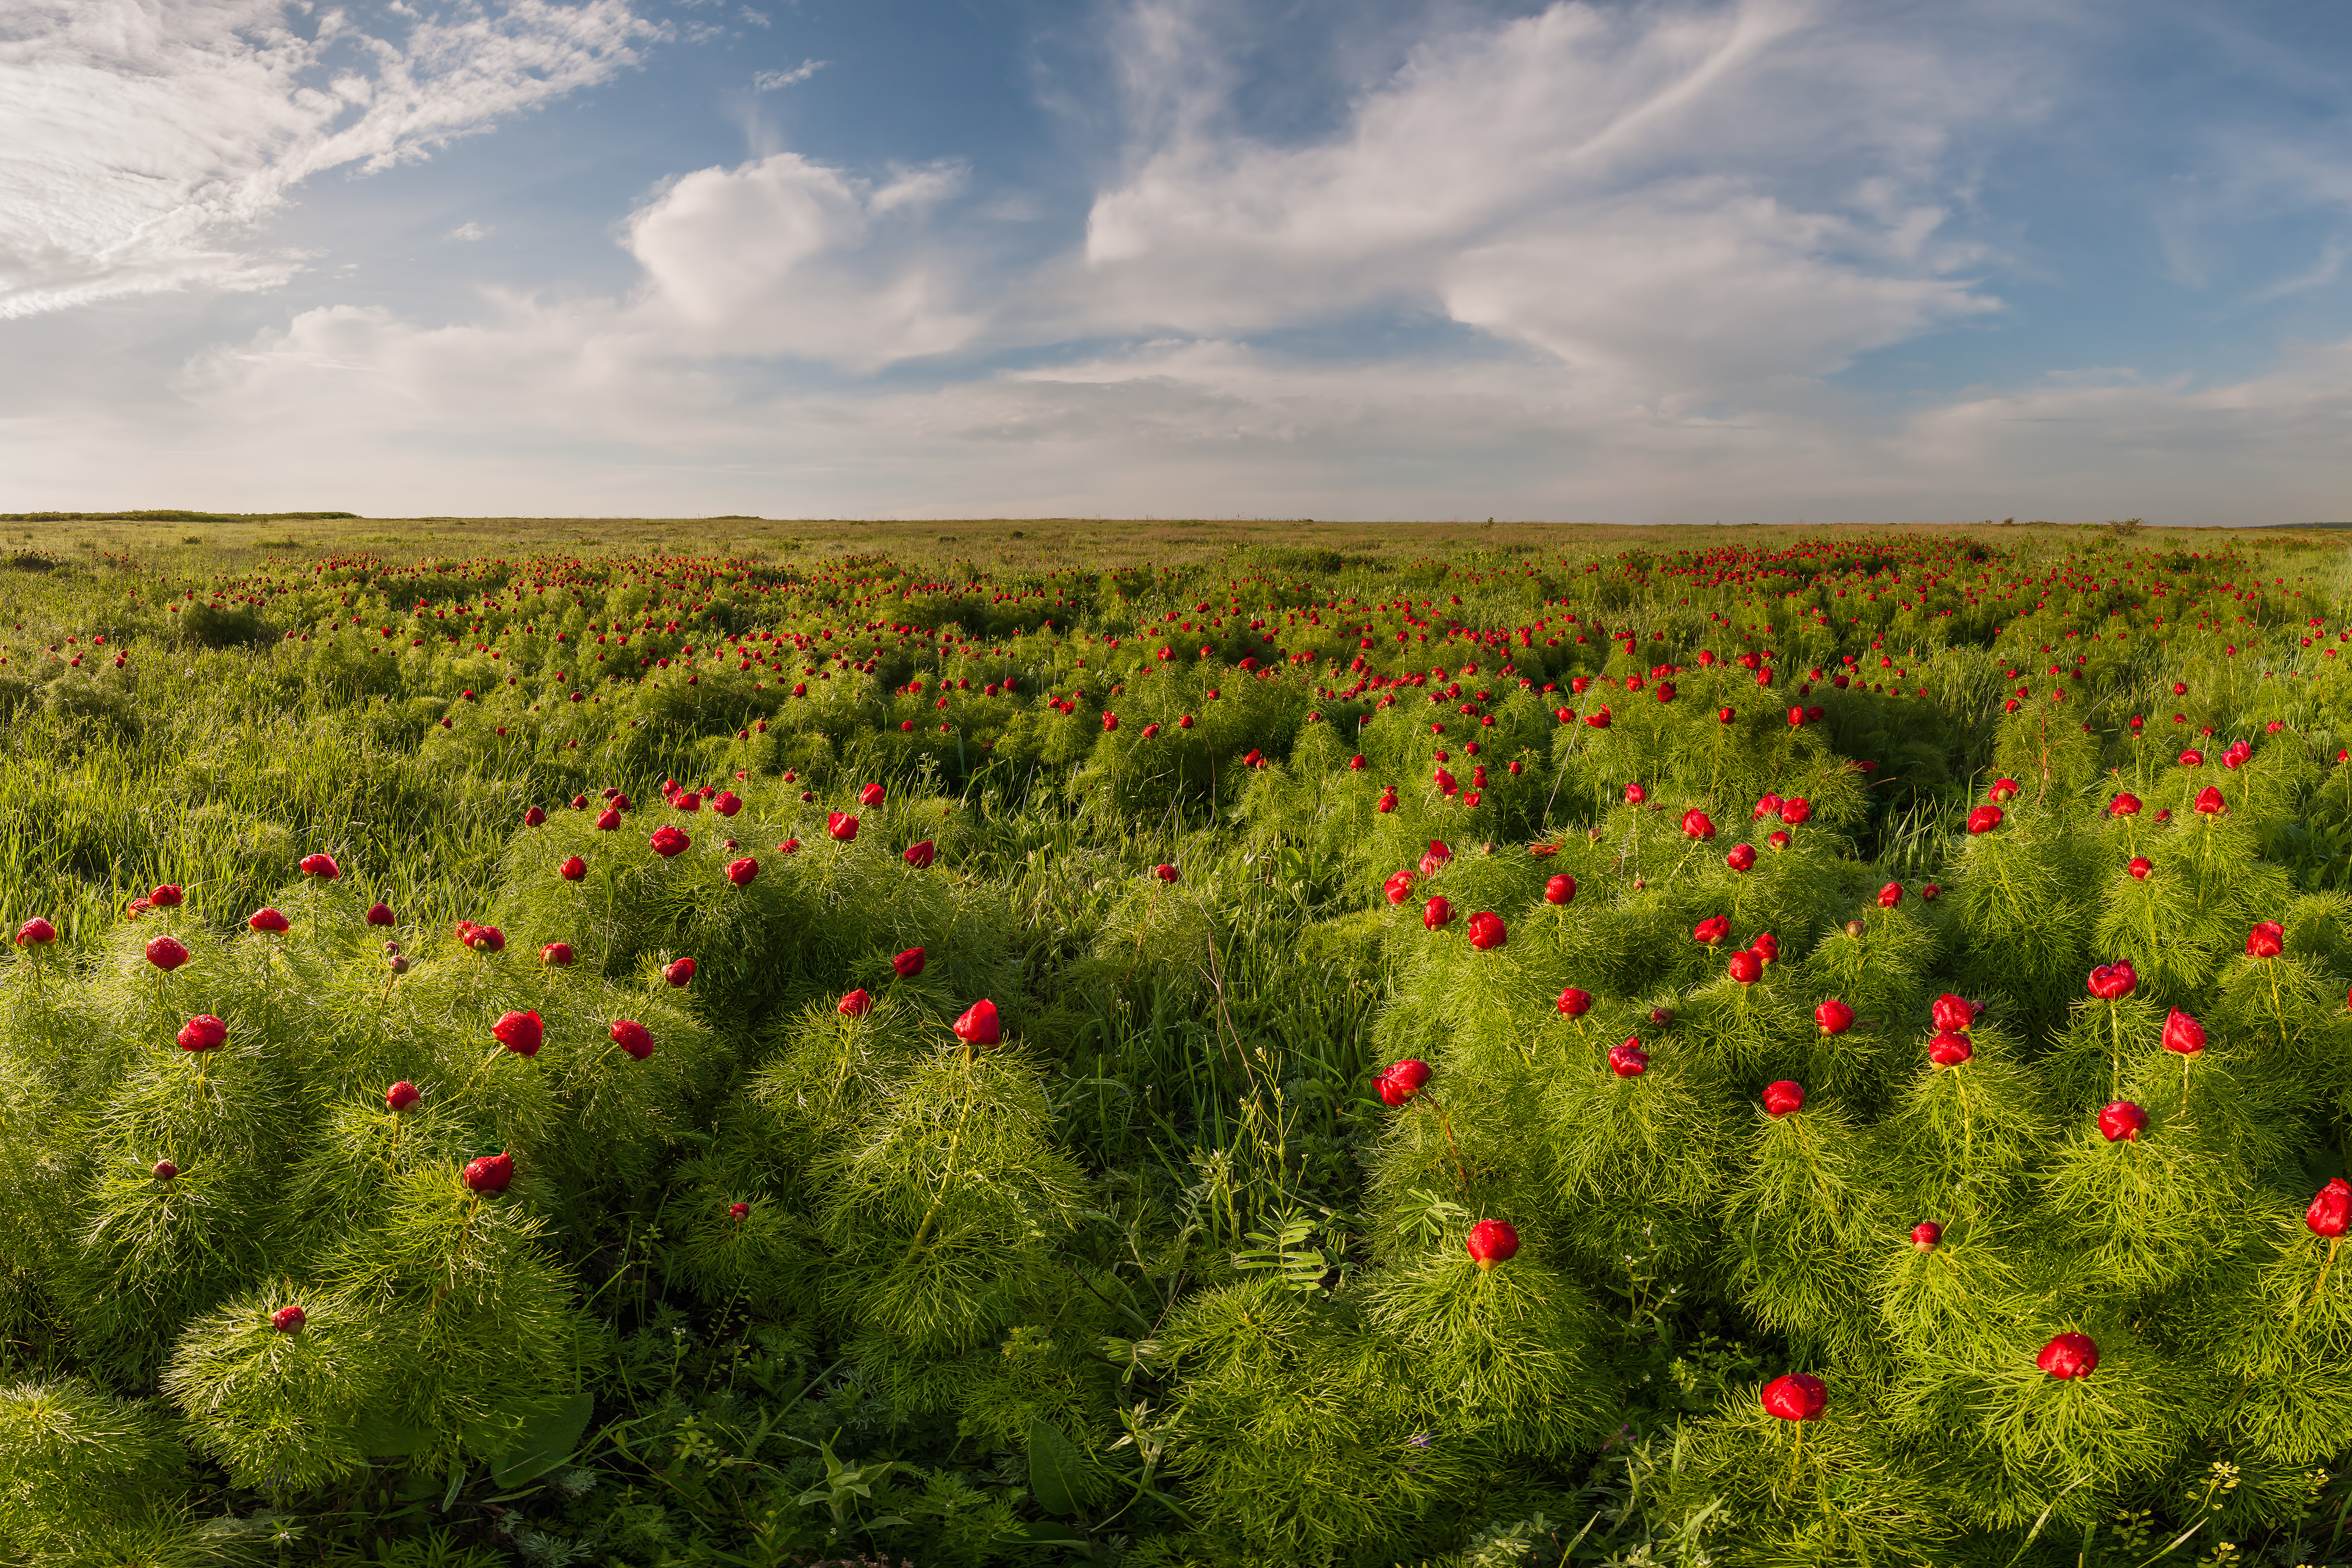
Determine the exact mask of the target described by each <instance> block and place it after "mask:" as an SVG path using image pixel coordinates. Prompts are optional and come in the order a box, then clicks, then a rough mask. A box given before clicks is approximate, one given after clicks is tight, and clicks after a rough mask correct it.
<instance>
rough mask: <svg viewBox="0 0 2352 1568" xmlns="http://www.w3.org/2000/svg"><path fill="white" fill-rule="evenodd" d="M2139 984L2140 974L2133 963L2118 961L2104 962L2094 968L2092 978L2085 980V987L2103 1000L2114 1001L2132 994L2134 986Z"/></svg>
mask: <svg viewBox="0 0 2352 1568" xmlns="http://www.w3.org/2000/svg"><path fill="white" fill-rule="evenodd" d="M2137 984H2139V974H2138V973H2137V971H2135V970H2134V969H2133V968H2132V966H2131V964H2130V963H2128V962H2118V963H2102V964H2100V965H2099V966H2098V967H2097V968H2096V969H2094V970H2092V971H2091V978H2090V979H2089V980H2088V981H2086V982H2084V988H2085V989H2087V990H2088V991H2089V992H2090V993H2091V994H2092V995H2094V996H2096V997H2097V998H2098V999H2099V1000H2100V1001H2102V1002H2113V1001H2114V1000H2116V998H2117V997H2119V996H2128V995H2130V994H2132V989H2133V987H2135V986H2137Z"/></svg>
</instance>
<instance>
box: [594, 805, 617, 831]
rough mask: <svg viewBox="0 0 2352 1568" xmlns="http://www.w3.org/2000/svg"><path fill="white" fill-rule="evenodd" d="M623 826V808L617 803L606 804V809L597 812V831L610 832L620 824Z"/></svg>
mask: <svg viewBox="0 0 2352 1568" xmlns="http://www.w3.org/2000/svg"><path fill="white" fill-rule="evenodd" d="M618 826H621V808H620V807H619V806H616V805H608V806H606V807H605V808H604V810H602V811H600V812H598V813H597V814H596V831H597V832H599V833H610V832H612V831H613V829H614V828H615V827H618Z"/></svg>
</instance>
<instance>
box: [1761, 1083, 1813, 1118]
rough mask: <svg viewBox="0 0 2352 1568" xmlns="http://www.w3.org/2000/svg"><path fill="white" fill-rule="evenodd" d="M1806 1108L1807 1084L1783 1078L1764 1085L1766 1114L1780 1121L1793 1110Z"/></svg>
mask: <svg viewBox="0 0 2352 1568" xmlns="http://www.w3.org/2000/svg"><path fill="white" fill-rule="evenodd" d="M1804 1108H1805V1086H1804V1085H1803V1084H1801V1083H1799V1082H1798V1081H1797V1080H1796V1079H1786V1078H1784V1079H1780V1082H1778V1083H1768V1084H1766V1085H1765V1086H1764V1114H1765V1115H1767V1116H1769V1117H1770V1118H1771V1119H1772V1120H1773V1121H1780V1118H1782V1117H1783V1116H1786V1115H1788V1114H1789V1113H1790V1111H1792V1110H1803V1109H1804Z"/></svg>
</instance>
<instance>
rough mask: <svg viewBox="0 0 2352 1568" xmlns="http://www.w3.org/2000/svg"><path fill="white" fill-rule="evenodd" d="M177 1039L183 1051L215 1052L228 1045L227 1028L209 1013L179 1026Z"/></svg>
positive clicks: (199, 1015) (197, 1016)
mask: <svg viewBox="0 0 2352 1568" xmlns="http://www.w3.org/2000/svg"><path fill="white" fill-rule="evenodd" d="M177 1038H178V1039H179V1042H180V1048H181V1049H182V1050H184V1051H216V1050H218V1049H220V1048H221V1047H223V1046H225V1045H226V1044H227V1043H228V1026H227V1025H226V1024H224V1023H222V1022H221V1021H220V1020H219V1019H218V1018H215V1017H214V1016H212V1015H211V1014H210V1013H199V1014H197V1015H196V1016H194V1017H193V1018H191V1019H189V1020H188V1021H187V1022H186V1023H184V1024H183V1025H181V1026H180V1033H179V1035H178V1037H177Z"/></svg>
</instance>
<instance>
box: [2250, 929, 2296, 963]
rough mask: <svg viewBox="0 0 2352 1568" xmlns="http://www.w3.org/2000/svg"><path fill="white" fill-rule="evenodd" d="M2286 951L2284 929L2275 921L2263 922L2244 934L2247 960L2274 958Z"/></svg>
mask: <svg viewBox="0 0 2352 1568" xmlns="http://www.w3.org/2000/svg"><path fill="white" fill-rule="evenodd" d="M2285 951H2286V928H2285V927H2284V926H2283V925H2281V924H2279V923H2278V921H2263V922H2262V923H2261V924H2259V925H2257V926H2255V927H2254V929H2253V930H2252V931H2248V932H2247V933H2246V956H2247V957H2248V958H2276V957H2277V956H2278V955H2279V954H2280V953H2282V952H2285Z"/></svg>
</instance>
